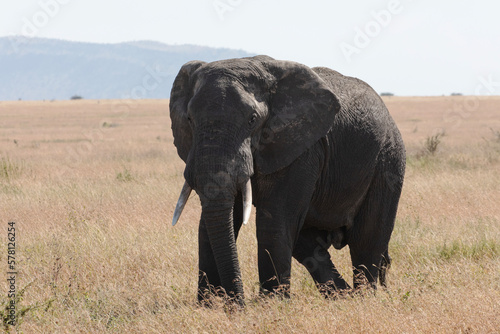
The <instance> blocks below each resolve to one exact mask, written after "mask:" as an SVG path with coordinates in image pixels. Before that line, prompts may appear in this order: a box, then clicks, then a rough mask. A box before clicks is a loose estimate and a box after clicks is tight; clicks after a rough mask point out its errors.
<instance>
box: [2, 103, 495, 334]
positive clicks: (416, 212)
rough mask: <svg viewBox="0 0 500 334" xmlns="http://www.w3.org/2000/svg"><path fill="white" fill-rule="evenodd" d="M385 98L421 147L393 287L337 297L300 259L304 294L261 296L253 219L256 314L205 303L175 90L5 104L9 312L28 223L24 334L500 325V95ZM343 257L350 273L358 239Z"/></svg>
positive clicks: (247, 247) (249, 239) (440, 329)
mask: <svg viewBox="0 0 500 334" xmlns="http://www.w3.org/2000/svg"><path fill="white" fill-rule="evenodd" d="M385 101H386V104H387V106H388V108H389V110H390V111H391V113H392V114H393V116H394V118H395V120H396V122H397V123H398V125H399V127H400V129H401V132H402V134H403V137H404V140H405V143H406V146H407V151H408V163H407V176H406V180H405V185H404V190H403V194H402V198H401V204H400V208H399V212H398V217H397V222H396V228H395V231H394V233H393V237H392V240H391V244H390V253H391V255H392V258H393V266H392V267H391V270H390V271H389V275H388V284H389V288H388V289H387V291H384V290H379V291H378V292H377V294H376V295H371V294H368V295H365V296H363V297H361V296H358V297H355V298H346V299H341V300H336V301H325V300H323V299H322V298H321V297H320V295H319V293H318V292H317V291H316V289H315V287H314V284H313V282H312V279H311V278H310V277H309V275H308V274H307V272H306V271H305V269H304V268H302V267H301V266H300V265H298V264H297V263H296V262H294V264H293V271H292V275H293V277H292V290H293V296H292V298H291V299H290V300H285V301H282V300H276V299H268V300H260V299H259V298H258V273H257V254H256V238H255V223H254V221H251V223H250V224H249V225H248V226H245V227H244V228H243V230H242V232H241V234H240V237H239V240H238V251H239V254H240V262H241V266H242V274H243V280H244V285H245V289H246V291H245V293H246V296H247V308H246V310H245V311H243V312H227V311H226V310H225V309H224V307H222V306H219V307H215V308H214V309H205V308H200V307H198V306H197V304H196V302H195V291H196V276H197V222H198V219H199V214H200V208H199V200H198V198H197V197H196V196H193V198H192V199H191V200H190V202H189V203H188V205H187V207H186V210H185V212H184V214H183V216H182V217H181V221H180V222H179V224H178V225H177V226H175V228H173V227H172V226H170V221H171V217H172V214H173V209H174V206H175V202H176V200H177V196H178V192H179V190H180V188H181V186H182V183H183V177H182V172H183V168H184V166H183V163H182V161H181V160H180V159H179V158H178V157H177V153H176V151H175V148H174V146H173V143H172V142H173V139H172V135H171V131H170V120H169V117H168V101H140V102H133V101H85V100H82V101H67V102H0V235H1V237H0V262H1V266H0V267H1V268H2V273H1V274H0V277H2V282H3V283H2V284H0V307H1V310H0V312H2V314H5V310H4V308H5V306H6V305H7V303H8V299H7V290H8V285H7V282H6V279H7V277H6V276H7V274H6V272H7V227H8V226H7V223H8V222H9V221H15V222H16V260H17V268H18V271H19V274H18V280H17V290H18V295H19V294H22V298H20V299H19V300H17V312H18V314H17V315H18V320H19V324H18V326H17V328H10V329H11V330H12V331H13V332H15V331H16V330H17V331H18V332H24V333H102V332H110V333H113V332H118V333H120V332H127V333H191V332H200V333H220V332H232V333H233V332H234V333H247V332H249V333H253V332H255V333H268V332H269V333H275V332H283V333H285V332H286V333H305V332H307V333H322V332H327V331H328V332H333V333H338V332H343V333H358V332H364V331H366V332H373V333H495V332H498V330H499V328H500V204H499V203H500V134H499V131H500V97H482V98H477V97H435V98H399V97H390V98H386V99H385ZM435 135H438V139H439V140H440V143H439V144H438V145H437V150H436V151H435V152H433V153H431V152H429V151H428V150H426V139H427V138H430V137H432V136H435ZM331 254H332V256H333V259H334V262H335V263H336V264H337V266H338V267H339V270H340V271H341V272H342V273H343V275H344V276H346V277H347V278H348V279H349V280H350V279H351V277H352V275H351V270H350V262H349V261H350V260H349V256H348V250H347V249H343V250H342V251H335V250H331ZM8 328H9V327H4V326H0V331H2V330H4V331H6V330H7V329H8Z"/></svg>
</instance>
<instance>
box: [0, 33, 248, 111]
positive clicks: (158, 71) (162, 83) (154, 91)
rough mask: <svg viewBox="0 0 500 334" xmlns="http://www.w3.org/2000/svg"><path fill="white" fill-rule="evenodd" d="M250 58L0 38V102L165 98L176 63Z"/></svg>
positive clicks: (236, 53) (186, 49)
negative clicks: (19, 100) (78, 97)
mask: <svg viewBox="0 0 500 334" xmlns="http://www.w3.org/2000/svg"><path fill="white" fill-rule="evenodd" d="M246 56H252V54H249V53H247V52H244V51H241V50H231V49H217V48H209V47H203V46H195V45H166V44H162V43H157V42H150V41H138V42H128V43H119V44H93V43H80V42H68V41H62V40H54V39H42V38H32V39H31V38H30V39H27V38H24V37H15V38H14V37H2V38H0V100H4V101H5V100H18V99H22V100H52V99H55V100H68V99H70V98H71V97H72V96H74V95H78V96H81V97H83V98H85V99H123V98H168V97H169V95H170V89H171V87H172V83H173V81H174V78H175V76H176V75H177V72H178V71H179V69H180V67H181V66H182V64H184V63H185V62H187V61H189V60H193V59H198V60H204V61H214V60H220V59H227V58H238V57H246Z"/></svg>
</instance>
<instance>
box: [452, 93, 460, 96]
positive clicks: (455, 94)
mask: <svg viewBox="0 0 500 334" xmlns="http://www.w3.org/2000/svg"><path fill="white" fill-rule="evenodd" d="M462 95H463V94H462V93H451V96H462Z"/></svg>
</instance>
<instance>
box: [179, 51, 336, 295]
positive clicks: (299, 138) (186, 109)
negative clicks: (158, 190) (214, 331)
mask: <svg viewBox="0 0 500 334" xmlns="http://www.w3.org/2000/svg"><path fill="white" fill-rule="evenodd" d="M338 110H339V102H338V100H337V98H336V96H335V95H334V94H333V92H332V91H331V89H330V88H329V87H328V85H327V84H326V83H325V82H324V81H323V80H322V79H321V78H320V77H319V76H318V75H317V74H316V73H315V72H314V71H312V70H311V69H310V68H308V67H306V66H304V65H300V64H297V63H293V62H288V61H277V60H274V59H272V58H269V57H265V56H258V57H254V58H243V59H233V60H224V61H218V62H213V63H204V62H200V61H192V62H189V63H187V64H185V65H184V66H183V67H182V68H181V70H180V71H179V74H178V75H177V77H176V79H175V82H174V84H173V88H172V92H171V100H170V117H171V119H172V131H173V135H174V139H175V141H174V144H175V146H176V147H177V151H178V153H179V156H180V157H181V158H182V160H184V162H185V163H186V168H185V171H184V177H185V179H186V183H185V185H184V188H183V191H182V193H181V197H180V199H179V203H178V204H177V208H176V212H175V214H174V221H173V224H175V222H177V219H178V218H179V216H180V213H181V211H182V208H183V207H184V204H185V201H186V200H187V197H188V196H189V193H190V191H191V189H194V190H196V192H197V193H198V195H199V197H200V199H201V204H202V217H201V220H202V221H203V222H204V224H205V225H206V229H207V234H208V239H209V244H210V245H211V248H212V251H213V254H214V257H215V262H216V265H217V271H218V273H219V276H220V281H221V285H222V287H223V288H224V289H225V290H226V292H228V293H232V294H235V295H241V296H242V294H243V289H242V284H241V278H240V276H241V275H240V269H239V263H238V256H237V251H236V242H235V236H234V231H233V221H232V217H233V214H232V210H233V206H234V202H235V198H236V195H237V194H238V192H241V193H242V194H243V202H244V208H245V209H244V215H243V216H244V221H246V220H248V217H249V213H250V207H251V204H252V198H251V196H252V195H251V185H250V178H251V177H252V176H253V175H254V174H255V173H259V174H270V173H273V172H275V171H278V170H280V169H282V168H284V167H286V166H288V165H289V164H291V163H292V162H293V161H294V160H295V159H296V158H298V157H299V156H300V155H301V154H302V153H303V152H304V151H305V150H307V149H308V148H309V147H311V146H312V145H313V144H314V143H315V142H316V141H318V140H319V139H320V138H321V137H323V136H325V134H326V133H327V132H328V130H329V129H330V127H331V125H332V123H333V119H334V117H335V114H336V113H337V111H338ZM200 242H201V240H200Z"/></svg>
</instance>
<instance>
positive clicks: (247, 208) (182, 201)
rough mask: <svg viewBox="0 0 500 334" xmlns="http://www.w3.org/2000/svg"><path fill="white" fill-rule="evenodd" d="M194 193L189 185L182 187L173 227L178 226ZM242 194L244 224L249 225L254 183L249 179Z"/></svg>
mask: <svg viewBox="0 0 500 334" xmlns="http://www.w3.org/2000/svg"><path fill="white" fill-rule="evenodd" d="M192 191H193V189H192V188H191V187H190V186H189V184H188V183H187V182H184V186H183V187H182V190H181V193H180V195H179V200H178V201H177V205H176V206H175V211H174V217H173V219H172V226H174V225H175V224H177V221H178V220H179V218H180V216H181V214H182V211H183V210H184V207H185V206H186V203H187V201H188V199H189V195H191V192H192ZM241 194H242V197H243V224H247V223H248V220H249V219H250V213H251V212H252V183H251V181H250V179H248V181H247V182H246V183H245V184H244V185H243V186H242V187H241Z"/></svg>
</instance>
